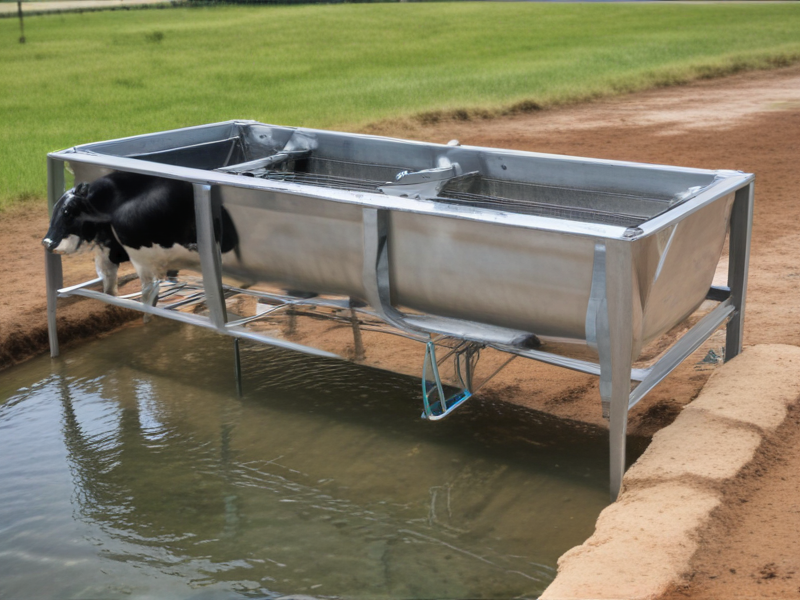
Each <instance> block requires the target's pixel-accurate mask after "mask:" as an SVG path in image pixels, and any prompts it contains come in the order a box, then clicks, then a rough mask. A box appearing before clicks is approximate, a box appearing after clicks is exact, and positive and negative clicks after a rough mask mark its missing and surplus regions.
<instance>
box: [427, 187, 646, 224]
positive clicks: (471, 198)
mask: <svg viewBox="0 0 800 600" xmlns="http://www.w3.org/2000/svg"><path fill="white" fill-rule="evenodd" d="M438 199H439V201H441V202H451V203H453V204H459V205H467V206H473V207H475V208H488V209H491V210H501V211H504V212H512V213H516V214H522V215H537V216H542V217H554V218H557V219H568V220H570V221H587V222H590V223H603V224H606V225H619V226H620V227H636V226H638V225H640V224H642V223H643V222H645V221H646V220H647V219H646V218H643V217H640V216H638V215H629V214H620V213H614V212H608V211H603V210H597V209H587V208H577V207H570V206H563V205H559V204H546V203H543V202H532V201H529V200H511V199H508V198H498V197H494V196H483V195H480V194H470V193H469V192H441V193H440V194H439V198H438Z"/></svg>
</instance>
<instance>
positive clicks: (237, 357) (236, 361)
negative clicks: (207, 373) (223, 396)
mask: <svg viewBox="0 0 800 600" xmlns="http://www.w3.org/2000/svg"><path fill="white" fill-rule="evenodd" d="M233 371H234V375H235V376H236V393H237V394H238V395H239V397H240V398H241V397H242V396H243V395H244V392H243V386H242V355H241V352H240V350H239V338H233Z"/></svg>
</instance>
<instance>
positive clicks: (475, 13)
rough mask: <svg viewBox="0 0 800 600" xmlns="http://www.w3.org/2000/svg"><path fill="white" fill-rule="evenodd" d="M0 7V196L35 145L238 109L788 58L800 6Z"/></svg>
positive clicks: (421, 107) (560, 84)
mask: <svg viewBox="0 0 800 600" xmlns="http://www.w3.org/2000/svg"><path fill="white" fill-rule="evenodd" d="M25 35H26V38H27V43H26V44H19V43H18V42H17V39H18V37H19V29H18V23H17V21H16V20H15V19H0V67H2V68H0V120H1V123H0V126H1V128H0V208H1V207H2V206H3V205H7V204H8V203H9V202H13V201H15V200H18V199H22V198H31V197H33V198H41V197H43V196H44V192H45V155H46V153H47V152H48V151H50V150H57V149H62V148H65V147H68V146H72V145H75V144H79V143H84V142H91V141H98V140H105V139H111V138H116V137H121V136H126V135H134V134H139V133H147V132H153V131H160V130H164V129H169V128H174V127H182V126H186V125H196V124H200V123H209V122H214V121H221V120H227V119H233V118H245V119H257V120H261V121H264V122H268V123H277V124H282V125H302V126H315V127H329V128H342V129H347V128H357V127H359V126H363V125H364V124H366V123H369V122H373V121H377V120H380V119H386V118H394V117H402V116H409V115H414V114H417V113H421V112H427V111H439V110H444V111H449V110H456V109H489V110H502V109H504V108H507V107H510V106H513V105H515V104H518V103H520V102H523V101H532V102H535V103H538V104H540V105H551V104H555V103H561V102H570V101H575V100H581V99H586V98H591V97H596V96H599V95H605V94H612V93H618V92H622V91H628V90H634V89H641V88H644V87H649V86H654V85H663V84H668V83H675V82H680V81H685V80H688V79H691V78H693V77H697V76H703V75H709V74H716V73H721V72H728V71H732V70H738V69H741V68H753V67H764V66H770V65H775V64H785V63H788V62H791V61H794V60H797V59H799V58H800V5H798V4H761V5H758V4H689V5H687V4H666V3H665V4H536V3H488V2H486V3H467V2H463V3H462V2H459V3H424V4H423V3H397V4H340V5H308V6H252V5H251V6H241V7H236V6H227V7H208V8H180V9H169V10H138V11H130V12H128V11H114V12H95V13H86V14H62V15H52V16H39V17H31V18H28V19H26V21H25Z"/></svg>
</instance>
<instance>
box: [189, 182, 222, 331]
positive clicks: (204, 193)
mask: <svg viewBox="0 0 800 600" xmlns="http://www.w3.org/2000/svg"><path fill="white" fill-rule="evenodd" d="M212 192H213V190H212V188H211V186H210V185H204V184H200V183H195V184H194V210H195V219H196V222H197V251H198V253H199V254H200V267H201V268H202V271H203V290H204V291H205V295H206V306H208V311H209V313H210V314H209V317H210V319H211V322H212V323H213V324H214V327H216V328H217V329H220V330H224V329H225V323H226V322H227V320H228V316H227V311H226V310H225V296H224V293H223V291H222V258H221V256H220V250H219V244H218V243H217V240H216V237H215V236H214V219H215V213H219V210H214V208H215V207H214V204H215V202H214V200H216V199H215V198H213V194H212ZM216 204H217V206H216V208H217V209H219V206H218V203H216ZM220 231H221V227H220Z"/></svg>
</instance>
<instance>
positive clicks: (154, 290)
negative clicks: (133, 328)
mask: <svg viewBox="0 0 800 600" xmlns="http://www.w3.org/2000/svg"><path fill="white" fill-rule="evenodd" d="M140 279H141V281H142V304H146V305H147V306H155V305H156V304H157V303H158V289H159V284H160V283H161V281H160V280H159V279H158V278H157V277H155V276H148V277H140ZM150 317H151V315H149V314H147V313H145V315H144V322H145V323H147V322H148V321H150Z"/></svg>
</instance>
